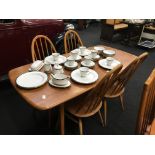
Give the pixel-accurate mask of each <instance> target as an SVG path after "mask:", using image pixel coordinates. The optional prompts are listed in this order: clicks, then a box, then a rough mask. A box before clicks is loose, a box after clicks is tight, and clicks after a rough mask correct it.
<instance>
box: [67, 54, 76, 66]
mask: <svg viewBox="0 0 155 155" xmlns="http://www.w3.org/2000/svg"><path fill="white" fill-rule="evenodd" d="M67 62H68V65H69V66H73V65H74V62H75V59H74V58H73V57H72V56H71V57H69V58H68V59H67Z"/></svg>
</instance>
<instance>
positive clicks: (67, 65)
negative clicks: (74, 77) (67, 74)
mask: <svg viewBox="0 0 155 155" xmlns="http://www.w3.org/2000/svg"><path fill="white" fill-rule="evenodd" d="M64 66H65V67H66V68H67V69H71V70H73V69H75V68H77V67H78V63H77V62H74V65H73V66H70V65H69V62H65V64H64Z"/></svg>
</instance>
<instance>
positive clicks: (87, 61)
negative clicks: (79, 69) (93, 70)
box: [84, 55, 91, 65]
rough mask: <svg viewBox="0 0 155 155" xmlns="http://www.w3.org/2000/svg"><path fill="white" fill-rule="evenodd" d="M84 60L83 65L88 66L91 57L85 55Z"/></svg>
mask: <svg viewBox="0 0 155 155" xmlns="http://www.w3.org/2000/svg"><path fill="white" fill-rule="evenodd" d="M84 58H85V59H84V62H85V64H86V65H90V63H91V57H90V56H88V55H87V56H85V57H84Z"/></svg>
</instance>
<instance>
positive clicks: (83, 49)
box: [79, 46, 86, 54]
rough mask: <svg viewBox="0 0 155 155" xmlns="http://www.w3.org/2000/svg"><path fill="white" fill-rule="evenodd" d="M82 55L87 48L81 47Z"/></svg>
mask: <svg viewBox="0 0 155 155" xmlns="http://www.w3.org/2000/svg"><path fill="white" fill-rule="evenodd" d="M79 49H80V52H81V54H84V51H85V50H86V47H85V46H80V47H79Z"/></svg>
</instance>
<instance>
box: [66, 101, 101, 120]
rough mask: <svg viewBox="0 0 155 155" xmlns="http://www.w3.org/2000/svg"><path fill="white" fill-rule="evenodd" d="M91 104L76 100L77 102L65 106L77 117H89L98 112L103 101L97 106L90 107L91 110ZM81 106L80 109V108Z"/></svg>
mask: <svg viewBox="0 0 155 155" xmlns="http://www.w3.org/2000/svg"><path fill="white" fill-rule="evenodd" d="M88 106H89V104H87V103H83V102H80V103H79V102H77V103H76V102H75V103H73V102H72V103H69V104H68V105H67V106H66V107H65V108H66V110H67V111H68V112H70V113H71V114H72V115H74V116H76V117H89V116H92V115H94V114H96V113H97V112H98V111H99V110H100V109H101V107H102V102H100V104H98V106H97V107H96V108H93V110H92V108H90V110H89V107H88ZM79 108H80V110H79Z"/></svg>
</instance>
